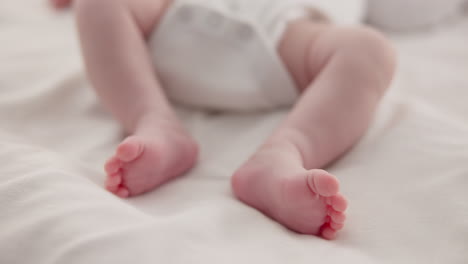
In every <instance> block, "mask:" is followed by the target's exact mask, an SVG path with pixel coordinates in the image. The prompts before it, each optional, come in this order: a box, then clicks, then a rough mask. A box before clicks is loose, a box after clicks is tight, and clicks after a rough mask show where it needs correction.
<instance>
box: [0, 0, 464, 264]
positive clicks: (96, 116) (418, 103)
mask: <svg viewBox="0 0 468 264" xmlns="http://www.w3.org/2000/svg"><path fill="white" fill-rule="evenodd" d="M467 32H468V19H467V18H463V19H461V18H458V19H452V20H451V21H447V22H446V23H445V25H441V26H439V27H437V28H434V29H432V30H426V31H423V32H420V33H415V34H412V35H401V36H394V37H393V39H394V40H395V42H396V46H397V49H398V51H399V54H400V66H399V70H398V77H397V78H396V80H395V82H394V85H393V88H392V91H391V92H390V93H389V94H388V96H387V97H386V98H385V100H384V103H383V104H382V107H381V109H380V110H379V113H378V114H377V116H376V120H375V122H374V123H373V125H372V128H371V129H370V131H369V133H368V134H367V135H366V136H365V138H364V139H363V140H362V142H360V144H358V145H357V146H356V147H355V148H354V149H353V150H352V151H351V152H350V153H349V154H348V155H346V156H345V157H343V158H342V159H341V160H340V161H338V162H336V163H335V164H334V165H333V166H331V167H330V168H329V170H330V171H331V172H333V173H335V174H336V175H337V176H338V177H339V178H340V180H341V182H342V187H343V192H344V194H345V195H347V196H348V197H349V200H350V208H349V214H348V216H349V217H348V223H347V226H346V228H345V229H344V231H343V232H342V233H341V235H340V237H339V238H338V239H337V240H336V241H333V242H329V241H325V240H322V239H320V238H317V237H310V236H301V235H298V234H295V233H293V232H290V231H288V230H286V229H284V228H283V227H281V226H280V225H278V224H277V223H275V222H273V221H271V220H270V219H268V218H266V217H265V216H263V215H262V214H260V213H259V212H257V211H255V210H253V209H251V208H249V207H247V206H245V205H243V204H242V203H240V202H238V201H237V200H235V199H234V198H233V196H232V194H231V192H230V189H229V176H230V174H231V173H232V171H233V170H234V169H235V168H236V166H238V165H239V164H240V163H241V162H242V161H243V160H244V159H245V158H246V157H247V155H248V154H249V153H251V152H252V151H253V150H254V148H255V146H257V145H258V144H260V142H261V140H262V139H264V138H265V137H266V136H267V135H268V132H269V131H270V130H271V129H272V128H273V127H274V126H275V125H276V124H277V123H278V122H279V120H280V119H281V118H282V117H283V116H284V114H285V112H281V111H278V112H275V113H263V114H262V113H259V114H254V115H215V114H206V113H189V112H186V111H183V110H181V115H182V116H183V117H184V120H185V122H186V124H187V126H188V127H189V128H190V130H191V132H192V133H193V134H194V135H195V137H196V138H197V139H199V140H200V142H201V145H202V158H201V162H200V165H199V166H198V167H197V168H196V169H195V170H194V171H193V172H192V173H190V174H189V175H187V176H186V177H183V178H181V179H178V180H176V181H174V182H172V183H170V184H167V185H165V186H163V187H162V188H161V189H159V190H157V191H155V192H152V193H150V194H147V195H144V196H141V197H138V198H135V199H131V200H128V201H122V200H120V199H117V198H115V197H113V196H112V195H110V194H108V193H106V192H105V191H103V190H102V188H101V185H102V181H103V173H102V170H101V165H102V163H103V162H104V160H105V159H106V158H107V157H108V155H109V154H110V153H111V152H112V151H113V149H114V147H115V146H116V144H117V143H118V142H119V140H120V139H121V137H122V135H121V132H120V130H119V127H118V125H117V124H116V123H115V122H114V121H113V120H112V119H111V118H110V117H109V115H108V114H106V113H105V112H104V111H103V110H102V109H101V108H100V107H99V106H98V103H97V100H96V98H95V97H94V94H93V93H92V91H91V89H90V88H89V84H88V82H87V81H86V79H85V76H84V71H83V67H82V65H81V61H80V56H79V48H78V44H77V42H76V37H75V32H74V30H73V24H72V19H71V16H70V14H56V13H54V12H52V11H50V10H49V9H48V8H47V7H46V6H45V5H44V3H43V1H34V2H33V1H1V2H0V263H2V264H3V263H5V264H19V263H21V264H23V263H36V264H42V263H44V264H45V263H47V264H50V263H67V264H73V263H113V264H117V263H142V264H144V263H271V264H274V263H278V264H279V263H308V264H309V263H408V264H410V263H411V264H413V263H424V264H427V263H459V264H462V263H468V192H467V188H468V104H467V99H468V48H467V45H466V43H468V34H467Z"/></svg>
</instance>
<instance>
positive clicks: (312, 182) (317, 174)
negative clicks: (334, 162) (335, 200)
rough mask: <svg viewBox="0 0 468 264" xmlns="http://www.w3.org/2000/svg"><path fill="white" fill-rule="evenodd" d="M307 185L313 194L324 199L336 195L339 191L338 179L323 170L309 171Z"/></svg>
mask: <svg viewBox="0 0 468 264" xmlns="http://www.w3.org/2000/svg"><path fill="white" fill-rule="evenodd" d="M307 183H308V185H309V187H310V188H311V189H312V191H313V192H315V193H316V194H318V195H321V196H324V197H330V196H333V195H336V194H337V193H338V191H339V182H338V179H336V177H335V176H333V175H331V174H330V173H328V172H326V171H324V170H311V171H309V175H308V179H307Z"/></svg>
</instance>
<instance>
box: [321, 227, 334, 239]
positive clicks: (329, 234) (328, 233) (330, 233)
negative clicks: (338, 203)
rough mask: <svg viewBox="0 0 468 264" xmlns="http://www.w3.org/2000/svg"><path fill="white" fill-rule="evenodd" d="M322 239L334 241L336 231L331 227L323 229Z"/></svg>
mask: <svg viewBox="0 0 468 264" xmlns="http://www.w3.org/2000/svg"><path fill="white" fill-rule="evenodd" d="M321 234H322V237H323V238H325V239H328V240H332V239H335V238H336V230H334V229H333V228H331V227H330V226H324V227H323V228H322V232H321Z"/></svg>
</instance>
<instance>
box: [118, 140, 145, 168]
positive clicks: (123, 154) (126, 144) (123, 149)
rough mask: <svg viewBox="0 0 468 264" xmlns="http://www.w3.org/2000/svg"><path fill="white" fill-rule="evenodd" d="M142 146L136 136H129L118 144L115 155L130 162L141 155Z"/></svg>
mask: <svg viewBox="0 0 468 264" xmlns="http://www.w3.org/2000/svg"><path fill="white" fill-rule="evenodd" d="M143 148H144V146H143V144H142V143H141V142H140V141H139V140H138V139H137V138H135V137H129V138H127V139H126V140H124V141H123V142H122V143H121V144H120V145H119V146H118V148H117V154H116V155H117V157H118V158H119V159H120V160H122V161H124V162H130V161H133V160H135V159H136V158H138V157H139V156H140V155H141V153H142V152H143Z"/></svg>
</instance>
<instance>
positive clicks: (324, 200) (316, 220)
mask: <svg viewBox="0 0 468 264" xmlns="http://www.w3.org/2000/svg"><path fill="white" fill-rule="evenodd" d="M294 149H295V147H294V146H293V145H292V144H289V145H288V144H270V145H269V146H268V147H265V146H264V147H262V148H261V149H260V150H259V151H258V152H257V153H256V154H254V156H253V157H252V158H251V159H250V160H249V161H247V163H246V164H244V165H243V166H242V167H241V168H240V169H239V170H238V171H237V172H236V173H235V174H234V176H233V178H232V185H233V189H234V192H235V194H236V196H237V197H238V198H239V199H240V200H242V201H243V202H245V203H247V204H248V205H251V206H253V207H255V208H257V209H258V210H260V211H262V212H263V213H265V214H266V215H268V216H270V217H271V218H273V219H275V220H277V221H278V222H280V223H281V224H283V225H285V226H286V227H288V228H289V229H292V230H294V231H296V232H299V233H303V234H312V235H321V236H322V237H324V238H326V239H333V238H335V236H336V232H337V231H338V230H340V229H341V228H343V224H344V221H345V214H344V211H345V210H346V208H347V202H346V199H345V198H344V197H343V196H342V195H341V194H340V193H339V192H338V189H339V184H338V180H337V179H336V178H335V176H333V175H331V174H329V173H328V172H326V171H323V170H306V169H304V168H303V167H302V163H301V161H300V154H299V152H297V149H296V150H294Z"/></svg>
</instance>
